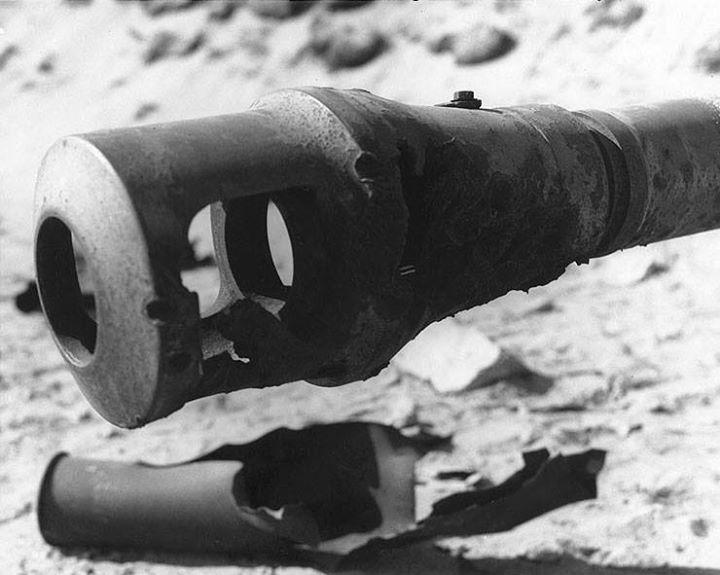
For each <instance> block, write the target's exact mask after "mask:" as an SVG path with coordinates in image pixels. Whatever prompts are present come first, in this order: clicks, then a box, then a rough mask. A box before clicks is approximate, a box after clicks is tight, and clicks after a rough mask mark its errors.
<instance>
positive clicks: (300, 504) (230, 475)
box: [37, 422, 605, 563]
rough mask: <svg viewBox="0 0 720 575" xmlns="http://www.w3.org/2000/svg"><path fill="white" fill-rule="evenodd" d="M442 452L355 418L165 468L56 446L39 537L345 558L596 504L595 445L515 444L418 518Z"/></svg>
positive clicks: (281, 432)
mask: <svg viewBox="0 0 720 575" xmlns="http://www.w3.org/2000/svg"><path fill="white" fill-rule="evenodd" d="M446 448H447V440H446V439H445V440H443V439H441V438H437V437H433V438H419V437H416V438H408V437H405V436H404V435H402V434H401V433H400V432H398V431H397V430H395V429H393V428H391V427H387V426H384V425H378V424H372V423H359V422H354V423H336V424H330V425H318V426H312V427H308V428H306V429H300V430H291V429H285V428H282V429H276V430H274V431H272V432H270V433H268V434H267V435H265V436H263V437H260V438H259V439H256V440H255V441H252V442H250V443H245V444H229V445H223V446H221V447H219V448H218V449H215V450H213V451H211V452H210V453H207V454H205V455H202V456H201V457H198V458H197V459H194V460H192V461H188V462H185V463H179V464H174V465H167V466H153V465H149V464H145V463H132V464H128V463H122V462H114V461H102V460H96V459H83V458H76V457H70V456H68V455H67V454H64V453H61V454H58V455H56V456H55V457H54V458H53V459H52V460H51V462H50V463H49V465H48V467H47V470H46V471H45V474H44V477H43V480H42V482H41V487H40V494H39V497H38V505H37V508H38V523H39V527H40V531H41V533H42V535H43V538H44V539H45V541H47V542H48V543H50V544H52V545H58V546H64V547H68V546H73V547H75V546H95V547H98V546H100V547H105V548H124V547H134V548H136V549H153V550H161V549H162V550H174V551H178V550H180V551H185V552H187V551H196V552H197V551H200V552H222V553H241V554H246V555H247V554H252V555H256V554H258V553H263V554H270V555H275V556H286V557H287V556H288V555H289V552H290V551H291V550H294V551H295V552H299V551H305V552H308V553H310V558H315V559H318V558H320V557H322V558H323V560H324V561H328V560H329V559H330V558H331V556H332V557H334V558H335V560H336V561H337V560H339V561H340V562H341V563H342V562H349V563H354V562H356V561H362V560H364V559H367V558H368V556H374V555H376V554H377V552H378V551H380V550H381V549H390V548H400V547H407V546H410V545H413V544H416V543H418V542H422V541H428V540H434V539H437V538H440V537H452V536H462V535H478V534H483V533H498V532H501V531H507V530H509V529H512V528H513V527H515V526H517V525H520V524H521V523H524V522H526V521H529V520H530V519H533V518H535V517H538V516H540V515H542V514H544V513H547V512H549V511H551V510H553V509H557V508H559V507H562V506H565V505H569V504H572V503H575V502H577V501H582V500H586V499H594V498H595V497H596V496H597V485H596V481H597V476H598V474H599V472H600V471H601V469H602V467H603V465H604V461H605V452H603V451H599V450H589V451H585V452H582V453H575V454H572V455H567V456H563V455H555V456H554V457H550V454H549V452H548V451H547V450H545V449H540V450H537V451H532V452H528V453H524V454H523V459H524V464H525V465H524V467H522V468H521V469H519V470H518V471H517V472H516V473H514V474H513V475H511V476H510V477H508V478H507V479H506V480H505V481H503V482H502V483H500V484H498V485H494V486H491V487H485V488H472V489H469V490H467V491H463V492H459V493H455V494H453V495H449V496H447V497H444V498H441V499H439V500H438V501H436V502H435V504H434V505H433V509H432V512H431V513H430V515H428V516H427V517H425V518H424V519H423V520H421V521H419V522H418V521H417V519H416V506H415V486H416V485H415V465H416V463H417V462H418V460H419V459H420V458H421V457H422V456H423V455H425V454H426V453H428V452H429V451H432V450H435V449H446ZM315 552H319V553H320V554H321V555H317V554H316V553H315ZM343 557H345V558H344V559H343Z"/></svg>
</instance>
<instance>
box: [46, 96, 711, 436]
mask: <svg viewBox="0 0 720 575" xmlns="http://www.w3.org/2000/svg"><path fill="white" fill-rule="evenodd" d="M479 104H480V103H479V101H477V100H475V99H474V98H473V97H472V95H471V94H470V95H468V94H466V93H463V94H459V95H458V98H456V99H455V100H453V101H452V102H449V103H448V104H446V105H441V106H409V105H404V104H401V103H398V102H394V101H390V100H386V99H383V98H380V97H377V96H374V95H372V94H370V93H368V92H365V91H360V90H350V91H343V90H334V89H329V88H309V89H302V90H286V91H281V92H277V93H274V94H271V95H269V96H267V97H264V98H262V99H260V100H259V101H258V102H257V103H256V104H255V105H254V106H253V107H252V109H251V110H250V111H248V112H245V113H240V114H236V115H228V116H220V117H213V118H204V119H198V120H191V121H183V122H175V123H168V124H158V125H150V126H143V127H134V128H124V129H117V130H108V131H101V132H94V133H90V134H84V135H80V136H70V137H68V138H65V139H63V140H61V141H60V142H58V143H57V144H55V145H54V146H53V147H52V148H51V149H50V151H49V152H48V154H47V156H46V158H45V160H44V162H43V165H42V168H41V170H40V174H39V178H38V184H37V210H38V211H37V216H38V217H37V222H38V223H37V230H36V252H35V256H36V266H37V277H38V285H39V291H40V296H41V300H42V304H43V309H44V312H45V314H46V316H47V319H48V321H49V324H50V327H51V329H52V332H53V335H54V338H55V340H56V342H57V344H58V347H59V348H60V351H61V353H62V355H63V356H64V358H65V360H66V361H67V363H68V365H69V366H70V369H71V370H72V371H73V373H74V375H75V377H76V379H77V381H78V383H79V385H80V387H81V389H82V391H83V393H84V394H85V396H86V397H87V399H88V400H89V401H90V403H91V404H92V405H93V406H94V407H95V409H97V411H99V412H100V414H101V415H103V416H104V417H105V418H106V419H108V420H109V421H110V422H112V423H114V424H116V425H120V426H123V427H136V426H139V425H142V424H144V423H146V422H148V421H152V420H154V419H158V418H160V417H163V416H165V415H168V414H169V413H171V412H173V411H175V410H177V409H179V408H180V407H182V405H183V404H184V403H185V402H187V401H189V400H191V399H194V398H198V397H202V396H206V395H211V394H214V393H219V392H228V391H232V390H236V389H241V388H248V387H265V386H270V385H279V384H282V383H285V382H289V381H294V380H300V379H304V380H309V381H311V382H313V383H316V384H319V385H340V384H344V383H347V382H350V381H355V380H359V379H365V378H368V377H370V376H372V375H373V374H375V373H377V372H378V371H379V370H380V369H381V368H382V367H383V366H384V365H386V364H387V362H388V361H389V360H390V359H391V358H392V356H393V355H394V354H395V353H396V352H397V351H398V350H399V349H400V348H401V347H402V346H403V345H404V344H405V343H407V342H408V341H409V340H411V339H412V338H413V337H414V336H415V335H416V334H417V333H418V332H419V331H420V330H422V329H423V328H424V327H425V326H427V325H428V324H430V323H432V322H434V321H437V320H440V319H442V318H444V317H447V316H448V315H451V314H454V313H456V312H458V311H460V310H463V309H467V308H469V307H471V306H475V305H480V304H483V303H486V302H488V301H490V300H492V299H495V298H497V297H499V296H501V295H503V294H505V293H507V292H508V291H510V290H517V289H529V288H530V287H533V286H537V285H542V284H546V283H548V282H550V281H552V280H554V279H555V278H557V277H558V276H560V275H561V274H562V273H563V271H564V270H565V268H566V266H567V265H568V264H570V263H572V262H586V261H587V260H588V259H589V258H592V257H597V256H601V255H604V254H608V253H611V252H613V251H616V250H620V249H624V248H628V247H631V246H635V245H639V244H647V243H650V242H657V241H661V240H666V239H669V238H674V237H678V236H682V235H686V234H692V233H697V232H702V231H705V230H711V229H715V228H717V227H720V102H717V101H704V100H694V99H689V100H679V101H674V102H667V103H661V104H656V105H650V106H637V107H629V108H623V109H619V110H614V111H609V112H600V111H595V110H587V111H581V112H569V111H567V110H565V109H563V108H560V107H557V106H547V105H531V106H516V107H508V108H498V109H486V108H482V107H480V105H479ZM209 204H212V221H213V224H212V225H213V239H214V249H215V255H216V259H217V262H218V267H219V270H220V281H221V287H220V293H219V296H218V298H217V301H216V302H215V304H214V305H213V306H212V308H211V309H210V311H209V312H208V313H207V314H206V317H201V316H200V313H199V307H198V299H197V295H196V294H195V293H192V292H190V291H188V290H187V289H186V288H185V287H184V286H183V284H182V282H181V277H180V262H181V259H182V256H183V254H184V253H185V252H186V250H187V249H188V238H187V232H188V227H189V225H190V222H191V220H192V218H193V217H194V215H195V214H196V213H197V212H198V211H199V210H200V209H201V208H203V207H204V206H207V205H209ZM271 205H275V206H277V208H278V209H279V211H280V213H281V214H282V217H283V219H284V221H285V224H286V226H287V229H288V233H289V236H290V241H291V244H292V261H293V272H292V281H291V285H286V284H288V283H290V282H287V281H285V283H283V281H282V280H281V277H280V275H279V274H278V272H277V270H276V267H275V265H274V263H273V254H272V250H273V246H272V245H271V243H270V241H269V240H268V224H267V213H268V209H269V206H271ZM71 238H74V241H75V243H76V245H77V246H78V248H79V250H80V251H81V252H83V254H84V256H85V259H86V261H87V265H88V269H89V273H90V275H91V277H92V280H93V283H94V285H95V290H96V291H95V300H96V315H95V317H91V316H90V315H88V313H87V312H86V311H85V310H84V309H83V306H82V298H81V294H80V288H79V283H78V278H77V273H76V271H75V265H74V252H73V245H72V242H71Z"/></svg>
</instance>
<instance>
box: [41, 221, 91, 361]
mask: <svg viewBox="0 0 720 575" xmlns="http://www.w3.org/2000/svg"><path fill="white" fill-rule="evenodd" d="M35 249H36V254H35V257H36V261H37V272H38V288H39V291H40V297H41V298H42V301H43V306H44V308H45V313H46V315H47V318H48V321H49V322H50V325H51V327H52V329H53V331H54V332H55V335H56V337H57V339H58V342H59V344H60V346H61V348H62V349H63V350H64V351H65V352H66V354H67V355H68V356H69V357H70V359H71V360H72V361H73V362H74V363H76V364H78V365H85V364H87V363H89V362H90V360H91V359H92V356H93V353H94V352H95V343H96V340H97V323H96V321H95V319H94V309H95V296H94V295H93V294H92V293H83V291H82V289H81V285H82V286H84V287H86V288H87V289H89V288H90V286H91V285H92V283H91V281H90V280H89V277H90V274H89V270H88V265H87V258H86V257H85V256H84V255H83V253H84V250H83V247H82V244H81V243H80V242H79V241H78V239H77V238H75V237H74V236H73V233H72V232H71V230H70V228H68V226H67V225H65V223H64V222H63V221H62V220H60V219H59V218H56V217H50V218H47V219H45V220H44V221H43V223H42V224H41V226H40V229H39V231H38V237H37V243H36V248H35ZM76 253H77V254H78V255H77V257H76V255H75V254H76ZM91 313H92V315H91Z"/></svg>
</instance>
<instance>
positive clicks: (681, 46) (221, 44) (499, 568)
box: [0, 0, 720, 575]
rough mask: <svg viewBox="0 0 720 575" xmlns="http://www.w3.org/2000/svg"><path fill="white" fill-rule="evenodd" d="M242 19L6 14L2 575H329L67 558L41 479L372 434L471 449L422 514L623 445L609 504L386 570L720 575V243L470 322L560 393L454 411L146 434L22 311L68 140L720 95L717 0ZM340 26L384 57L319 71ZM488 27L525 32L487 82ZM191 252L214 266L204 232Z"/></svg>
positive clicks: (380, 380) (368, 407)
mask: <svg viewBox="0 0 720 575" xmlns="http://www.w3.org/2000/svg"><path fill="white" fill-rule="evenodd" d="M176 4H182V3H181V2H180V3H176ZM223 10H226V9H225V8H224V7H223V5H222V3H220V2H213V3H207V4H203V5H193V6H192V7H189V8H187V9H181V10H170V11H166V12H163V13H161V14H157V15H152V14H150V13H149V11H148V10H143V9H142V8H141V7H140V6H139V5H138V4H137V3H136V2H115V1H111V0H95V1H94V2H77V1H76V2H64V3H57V2H52V3H51V2H45V1H41V0H37V1H34V2H33V1H30V0H25V1H22V0H17V1H9V2H8V1H5V2H0V32H1V33H0V152H2V154H1V157H2V160H1V161H0V197H1V199H2V203H1V204H0V205H1V206H2V207H1V208H0V572H2V573H86V574H90V573H97V574H100V573H102V574H118V575H119V574H123V575H130V574H135V573H150V574H153V575H159V574H161V573H199V572H203V573H205V572H207V573H245V572H248V573H270V572H274V571H275V570H277V571H278V572H283V573H285V572H288V573H289V572H294V573H295V572H313V571H312V569H310V568H305V567H299V566H277V565H274V566H273V565H272V562H271V561H269V560H267V559H262V558H260V559H257V558H256V559H255V560H249V559H248V560H227V559H223V558H207V557H195V556H179V555H167V554H152V553H119V552H107V551H100V550H90V551H89V550H80V549H71V550H62V551H61V550H57V549H53V548H51V547H49V546H47V545H46V544H45V543H44V542H43V541H42V539H41V538H40V535H39V533H38V530H37V527H36V518H35V495H36V489H37V484H38V481H39V478H40V476H41V473H42V471H43V469H44V466H45V465H46V463H47V461H48V459H49V458H50V457H51V456H52V455H53V454H54V453H55V452H57V451H59V450H65V451H70V452H72V453H73V454H77V455H85V456H93V457H105V458H115V459H125V460H128V459H138V458H142V459H146V460H151V461H156V462H168V461H176V460H181V459H185V458H188V457H191V456H193V455H196V454H199V453H201V452H203V451H206V450H208V449H209V448H211V447H213V446H215V445H218V444H220V443H224V442H238V441H244V440H247V439H250V438H253V437H256V436H258V435H260V434H262V433H264V432H266V431H268V430H270V429H272V428H274V427H276V426H278V425H281V424H285V425H291V426H296V427H297V426H302V425H305V424H307V423H309V422H318V421H339V420H344V419H349V418H354V419H363V420H374V421H380V422H384V423H392V424H395V425H398V426H407V425H412V424H417V423H418V422H419V423H421V424H422V425H424V426H427V427H428V428H429V429H433V430H436V431H438V432H441V433H451V434H452V435H453V449H452V451H451V452H449V453H441V454H438V453H435V454H431V455H429V456H427V457H426V458H424V459H423V460H422V462H421V463H420V465H419V468H418V469H417V477H418V491H417V493H418V500H419V502H418V504H419V509H418V513H419V514H420V515H422V514H423V513H425V512H427V510H428V509H429V505H430V503H431V501H432V500H433V499H435V498H437V497H439V496H440V495H441V494H444V493H447V492H449V491H452V490H456V489H460V488H462V484H461V483H452V482H438V481H436V480H434V479H433V477H434V476H435V473H436V472H437V471H438V470H445V469H458V468H460V469H468V468H469V469H475V470H477V471H478V472H479V473H481V474H483V475H486V476H487V477H489V478H490V479H493V480H499V479H502V478H503V477H504V476H506V475H507V474H508V473H509V472H511V471H512V470H514V469H515V468H516V467H517V466H519V464H520V453H521V452H522V451H523V450H528V449H533V448H537V447H541V446H547V447H549V448H550V449H552V450H554V451H563V452H573V451H579V450H583V449H586V448H588V447H598V448H603V449H607V450H608V460H607V464H606V469H605V470H604V472H603V473H602V475H601V477H600V495H599V497H598V499H597V500H595V501H591V502H586V503H582V504H577V505H574V506H570V507H567V508H564V509H560V510H558V511H555V512H553V513H551V514H549V515H547V516H545V517H542V518H540V519H537V520H535V521H532V522H530V523H527V524H526V525H523V526H522V527H520V528H517V529H515V530H513V531H512V532H510V533H506V534H499V535H492V536H482V537H470V538H462V539H459V538H458V539H450V540H445V541H442V542H440V544H439V545H440V546H441V547H442V548H444V549H449V550H450V551H452V553H451V554H450V555H438V554H435V553H434V552H433V551H432V549H424V550H415V551H414V553H413V554H412V555H407V556H404V557H394V558H392V557H391V558H388V560H387V563H386V564H384V565H383V566H379V567H378V569H379V570H384V571H385V572H389V573H400V572H407V573H418V572H428V573H432V572H461V573H475V572H483V573H488V572H493V573H549V574H560V573H563V574H565V573H616V572H617V571H616V570H615V568H616V567H627V568H630V570H629V572H632V573H655V572H656V570H655V569H656V568H661V567H667V568H668V569H667V570H661V571H657V572H663V573H675V574H694V573H720V453H719V452H718V449H719V447H718V445H719V439H720V345H719V344H720V263H718V257H717V254H718V252H719V251H720V234H719V233H708V234H704V235H702V236H696V237H693V238H686V239H681V240H676V241H672V242H667V243H665V244H661V245H656V246H653V247H651V248H646V249H636V250H631V251H628V252H625V253H622V254H617V255H614V256H610V257H607V258H603V259H601V260H596V261H593V262H591V263H590V264H589V265H586V266H582V267H574V266H573V267H571V268H570V269H569V270H568V271H567V273H566V274H565V276H564V277H563V278H561V279H560V280H558V281H556V282H554V283H553V284H552V285H550V286H547V287H544V288H538V289H534V290H531V292H530V293H529V294H524V293H512V294H509V295H508V296H506V297H504V298H502V299H500V300H498V301H495V302H493V303H492V304H490V305H487V306H484V307H482V308H478V309H473V310H469V311H467V312H464V313H462V314H460V315H459V316H458V317H457V318H456V319H454V320H451V321H452V322H453V323H451V324H450V326H451V327H450V328H448V329H458V328H462V329H464V330H468V332H469V333H475V332H477V331H478V330H479V331H481V332H482V333H484V334H485V335H486V336H488V337H489V338H490V339H491V340H492V341H493V342H494V344H495V345H497V346H501V347H502V348H505V349H507V350H509V351H510V352H512V353H513V354H515V356H516V357H518V358H521V359H522V361H524V362H525V364H527V365H528V366H529V367H531V368H532V369H533V370H536V371H537V372H539V373H542V374H545V375H546V376H548V378H549V380H544V381H546V382H549V383H548V384H547V385H543V386H542V388H540V387H537V386H533V385H524V386H523V385H517V381H509V382H501V383H498V384H496V385H492V386H489V387H485V388H483V389H479V390H475V391H472V392H468V393H465V394H462V395H454V396H453V395H442V394H440V393H438V391H437V390H436V387H435V386H433V381H429V380H428V379H427V378H424V377H423V373H422V370H413V369H412V365H410V367H408V364H407V362H405V363H398V364H397V365H396V366H394V367H391V368H390V369H388V370H386V372H384V373H382V374H381V375H380V376H378V377H377V378H375V380H373V381H369V382H364V383H357V384H352V385H348V386H346V387H343V388H340V389H318V388H315V387H312V386H310V385H308V384H304V383H297V384H291V385H288V386H285V387H283V388H281V389H271V390H264V391H246V392H241V393H235V394H231V395H228V396H219V397H214V398H209V399H206V400H202V401H198V402H195V403H193V404H191V405H188V406H186V408H185V409H184V410H182V411H181V412H179V413H176V414H174V415H173V416H171V417H169V418H167V419H165V420H163V421H159V422H156V423H153V424H151V425H149V426H147V427H146V428H143V429H141V430H136V431H131V432H130V431H124V430H120V429H116V428H113V427H112V426H111V425H109V424H108V423H106V422H104V421H102V420H101V419H100V418H99V417H98V416H97V415H96V414H95V413H94V412H93V411H92V410H91V409H90V407H89V406H88V405H87V404H86V402H85V401H84V400H83V398H82V396H81V395H80V393H79V391H78V389H77V388H76V386H75V384H74V383H73V381H72V378H71V376H70V375H69V374H68V372H67V371H66V370H65V369H64V367H63V364H62V361H61V358H60V356H59V354H58V353H57V351H56V350H55V348H54V345H53V343H52V341H51V338H50V335H49V333H48V331H47V329H46V327H45V324H44V323H43V318H42V316H41V315H38V314H34V315H23V314H20V313H19V312H18V311H17V310H16V309H15V306H14V302H13V296H14V294H16V293H17V292H19V291H21V290H22V289H24V284H25V282H26V281H27V280H29V279H31V278H32V275H33V266H32V251H31V247H32V229H33V216H32V206H33V183H34V176H35V173H36V170H37V167H38V165H39V162H40V160H41V157H42V154H43V152H44V151H45V150H46V149H47V148H48V147H49V146H50V144H51V143H52V142H53V141H54V140H55V139H56V138H58V137H60V136H62V135H64V134H68V133H75V132H84V131H88V130H92V129H97V128H106V127H113V126H123V125H128V124H132V123H138V122H157V121H167V120H174V119H180V118H190V117H196V116H202V115H210V114H219V113H228V112H235V111H241V110H243V109H245V108H246V107H247V106H248V105H249V104H250V103H251V102H252V101H253V99H255V98H256V97H258V96H259V95H261V94H264V93H266V92H268V91H271V90H274V89H277V88H281V87H286V86H294V85H305V84H313V85H332V86H336V87H362V88H366V89H369V90H371V91H374V92H376V93H378V94H380V95H383V96H386V97H390V98H395V99H398V100H402V101H405V102H408V103H418V104H420V103H422V104H432V103H437V102H442V101H446V100H447V99H448V97H449V96H450V94H451V93H452V92H453V91H454V90H456V89H471V88H472V89H475V90H476V91H477V92H478V95H479V96H480V97H482V98H483V100H484V102H485V104H486V105H487V106H499V105H509V104H514V103H521V102H531V101H536V102H552V103H556V104H559V105H563V106H566V107H570V108H572V107H612V106H616V105H622V104H626V103H631V102H646V101H652V100H659V99H664V98H670V97H677V96H697V95H702V94H711V93H713V92H715V93H716V94H720V81H719V80H718V76H717V72H718V71H719V70H720V36H719V35H720V10H718V9H717V6H716V5H715V2H713V1H712V0H707V1H693V2H688V1H685V2H670V1H667V2H664V1H663V2H661V1H658V2H653V3H651V2H649V1H648V2H645V3H638V2H635V1H632V0H622V1H619V2H595V1H587V2H580V1H578V2H570V1H569V0H568V1H565V2H559V1H553V2H520V1H512V0H505V1H500V0H498V1H496V2H470V1H457V2H451V1H450V0H448V1H444V2H429V1H427V0H425V1H423V0H421V1H419V2H400V1H397V2H380V1H376V2H374V3H370V4H368V5H367V6H364V7H362V8H358V9H357V10H352V11H336V12H335V11H334V12H330V11H326V10H325V9H324V8H323V6H320V5H317V6H315V7H314V8H312V9H310V10H308V11H306V12H304V13H302V14H299V15H296V16H292V17H287V18H271V17H268V16H262V15H260V14H258V13H257V10H258V8H257V7H255V8H254V9H253V7H251V6H248V5H242V6H240V7H239V8H238V9H237V10H235V12H234V13H233V14H229V13H228V11H227V10H226V11H225V12H223ZM261 10H262V9H261ZM344 22H345V23H350V24H351V25H352V26H353V27H354V28H355V29H356V30H360V31H364V32H368V31H372V30H375V31H376V32H377V34H378V35H380V36H381V37H382V38H383V39H384V42H383V43H384V46H385V47H386V48H385V50H384V51H381V53H380V54H378V55H377V56H375V57H374V58H372V59H371V60H370V61H369V62H368V63H366V64H364V65H362V66H359V67H355V68H349V69H345V68H338V64H337V61H336V60H332V59H331V58H329V57H328V55H327V52H324V53H323V52H319V51H318V50H317V45H318V35H319V34H323V33H324V31H327V30H332V29H333V27H338V26H341V25H342V24H343V23H344ZM477 24H485V25H492V26H496V27H497V28H498V29H500V30H502V31H506V32H507V33H508V34H510V35H511V36H512V37H513V38H514V40H515V45H514V47H512V48H511V49H510V51H509V52H508V53H507V54H506V55H504V56H503V57H501V58H498V59H495V60H492V61H488V62H484V63H478V64H471V65H467V64H466V65H460V64H457V63H456V60H457V59H458V56H457V54H456V53H453V50H452V49H450V50H449V51H440V52H437V51H434V50H438V49H439V48H441V47H442V46H443V45H444V44H443V42H444V40H443V36H452V35H453V34H457V35H458V38H463V40H462V42H465V43H466V44H467V42H471V43H472V37H471V38H470V40H468V39H467V36H463V34H465V31H466V30H468V29H470V28H472V27H473V26H475V25H477ZM355 36H357V34H355ZM360 36H362V34H360ZM367 36H368V34H366V35H365V36H364V37H367ZM363 41H364V40H362V38H361V39H360V40H358V42H360V43H361V44H362V42H363ZM462 42H459V41H458V42H456V44H455V48H454V49H455V50H456V51H457V50H458V48H457V46H458V45H460V44H462ZM351 48H352V47H351ZM466 48H467V46H466ZM471 48H472V46H471ZM353 49H358V48H357V46H355V47H354V48H353ZM328 62H329V63H328ZM191 237H194V238H195V237H197V238H199V239H200V246H201V250H205V251H207V250H208V249H209V247H208V240H207V234H206V232H205V231H204V228H203V223H202V222H199V224H198V225H197V226H196V227H194V228H193V230H191ZM202 273H204V272H199V275H196V277H195V278H194V279H193V282H194V283H193V285H197V286H200V287H199V289H201V290H203V293H204V296H205V297H207V296H208V295H209V293H210V288H211V285H210V284H211V283H212V281H211V278H208V277H206V276H203V275H202ZM487 347H488V346H485V347H483V349H487ZM490 347H492V346H490ZM478 353H485V352H480V351H479V352H478ZM488 353H489V352H488ZM454 359H455V360H456V359H457V358H453V357H450V356H449V357H448V358H447V361H448V362H449V363H448V365H451V364H452V362H453V360H454ZM456 363H457V361H456ZM448 369H450V368H448ZM436 371H437V370H436ZM434 383H436V384H437V386H438V387H441V386H442V384H443V382H442V381H436V382H434ZM403 566H404V567H403ZM381 567H382V569H381Z"/></svg>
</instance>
